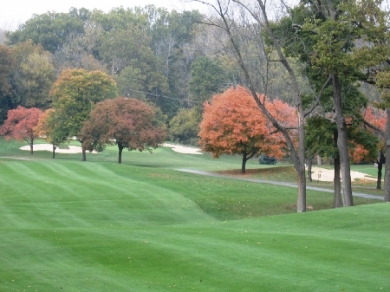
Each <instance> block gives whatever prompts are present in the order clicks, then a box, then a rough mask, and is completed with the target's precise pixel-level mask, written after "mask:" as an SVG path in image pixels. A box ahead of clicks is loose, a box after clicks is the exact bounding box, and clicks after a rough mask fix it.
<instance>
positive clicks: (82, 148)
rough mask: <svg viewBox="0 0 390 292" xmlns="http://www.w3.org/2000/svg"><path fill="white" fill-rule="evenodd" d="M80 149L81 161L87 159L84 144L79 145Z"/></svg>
mask: <svg viewBox="0 0 390 292" xmlns="http://www.w3.org/2000/svg"><path fill="white" fill-rule="evenodd" d="M81 151H82V159H81V161H87V150H86V149H85V147H84V146H81Z"/></svg>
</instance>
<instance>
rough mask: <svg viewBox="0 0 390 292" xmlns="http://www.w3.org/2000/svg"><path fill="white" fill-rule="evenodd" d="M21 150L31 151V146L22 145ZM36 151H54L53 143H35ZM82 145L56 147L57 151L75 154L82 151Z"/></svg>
mask: <svg viewBox="0 0 390 292" xmlns="http://www.w3.org/2000/svg"><path fill="white" fill-rule="evenodd" d="M20 149H21V150H26V151H30V146H29V145H26V146H23V147H20ZM34 151H50V152H52V151H53V145H51V144H34ZM81 152H82V151H81V147H80V146H73V145H69V146H68V148H67V149H64V148H58V147H57V149H56V153H65V154H75V153H81ZM92 153H97V152H96V151H93V152H92Z"/></svg>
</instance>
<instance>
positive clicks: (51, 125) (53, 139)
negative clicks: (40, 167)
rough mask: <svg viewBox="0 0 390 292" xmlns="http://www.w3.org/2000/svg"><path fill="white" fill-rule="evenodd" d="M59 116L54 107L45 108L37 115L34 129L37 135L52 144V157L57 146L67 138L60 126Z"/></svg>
mask: <svg viewBox="0 0 390 292" xmlns="http://www.w3.org/2000/svg"><path fill="white" fill-rule="evenodd" d="M59 118H60V117H59V116H58V115H57V112H56V110H55V109H52V108H50V109H47V110H45V111H44V112H43V113H42V114H41V116H40V117H39V121H38V124H37V126H36V127H35V129H34V131H35V132H36V133H37V135H38V136H39V137H44V138H45V140H46V141H47V142H49V143H50V144H52V146H53V151H52V153H53V159H54V158H55V155H56V149H57V147H58V146H59V145H60V144H61V143H63V142H65V141H66V140H67V138H68V136H67V133H66V132H64V130H65V129H64V128H62V127H60V126H59V124H60V121H59Z"/></svg>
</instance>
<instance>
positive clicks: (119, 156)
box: [118, 143, 123, 164]
mask: <svg viewBox="0 0 390 292" xmlns="http://www.w3.org/2000/svg"><path fill="white" fill-rule="evenodd" d="M122 151H123V146H122V145H121V144H119V143H118V163H119V164H121V163H122Z"/></svg>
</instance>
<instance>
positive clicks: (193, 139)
mask: <svg viewBox="0 0 390 292" xmlns="http://www.w3.org/2000/svg"><path fill="white" fill-rule="evenodd" d="M201 120H202V116H201V115H200V114H199V111H198V110H197V108H192V109H185V108H182V109H180V110H179V111H178V113H177V114H176V116H174V117H173V118H172V119H171V120H170V122H169V137H170V139H171V141H174V142H179V143H183V144H190V145H196V144H197V142H198V133H199V130H200V128H199V124H200V122H201Z"/></svg>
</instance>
